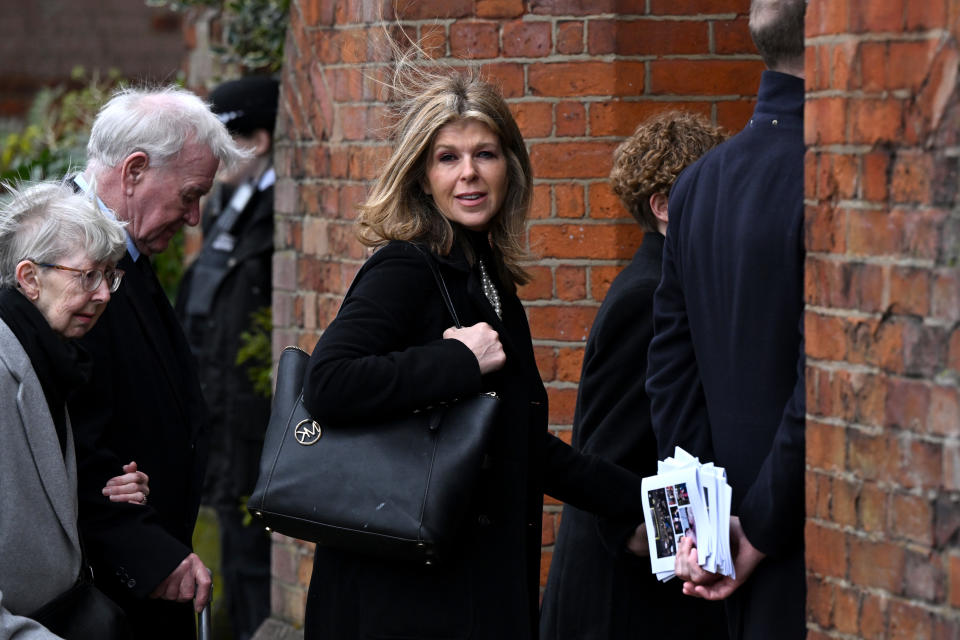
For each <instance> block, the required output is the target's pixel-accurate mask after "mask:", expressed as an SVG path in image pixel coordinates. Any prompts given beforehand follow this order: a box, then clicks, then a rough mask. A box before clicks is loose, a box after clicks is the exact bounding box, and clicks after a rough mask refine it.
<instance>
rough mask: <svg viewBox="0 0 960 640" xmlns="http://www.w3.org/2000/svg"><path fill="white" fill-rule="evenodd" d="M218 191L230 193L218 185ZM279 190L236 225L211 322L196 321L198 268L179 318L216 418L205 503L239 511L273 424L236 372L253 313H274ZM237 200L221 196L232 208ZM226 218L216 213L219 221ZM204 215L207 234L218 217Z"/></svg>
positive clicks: (188, 278) (267, 193)
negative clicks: (193, 302)
mask: <svg viewBox="0 0 960 640" xmlns="http://www.w3.org/2000/svg"><path fill="white" fill-rule="evenodd" d="M215 188H217V189H225V186H224V185H217V187H215ZM273 190H274V188H273V187H272V186H270V187H268V188H266V189H264V190H262V191H259V190H258V191H256V192H255V193H254V194H253V196H251V199H250V202H249V203H247V206H246V207H245V208H244V210H243V213H242V214H241V215H240V217H239V218H238V219H237V222H236V224H235V226H234V227H233V233H232V235H233V236H234V237H235V238H236V245H235V246H234V247H233V250H232V251H230V253H229V258H228V260H227V270H226V274H225V275H224V277H223V280H222V281H221V282H220V285H219V287H217V289H216V291H215V292H214V294H213V296H212V302H211V304H210V313H209V314H208V315H203V316H201V315H191V314H189V313H188V312H187V300H188V299H189V297H190V294H191V292H192V291H193V284H194V282H193V280H194V276H195V268H196V265H197V262H196V261H195V262H194V263H193V264H191V265H190V267H189V268H188V269H187V271H186V272H185V273H184V275H183V280H181V281H180V288H179V290H178V291H177V304H176V310H177V317H178V318H179V319H180V321H181V323H182V324H183V328H184V332H185V333H186V335H187V340H188V342H189V343H190V346H191V349H192V351H193V354H194V355H195V356H196V359H197V372H198V375H199V377H200V385H201V387H202V389H203V396H204V399H205V400H206V402H207V408H208V410H209V417H210V436H211V441H210V456H209V460H208V463H207V475H206V479H205V480H204V492H203V503H204V504H207V505H212V506H215V507H222V508H236V506H237V504H238V502H237V501H238V500H239V499H240V498H241V497H242V496H249V495H250V493H251V492H252V491H253V485H254V484H255V483H256V481H257V471H258V470H259V466H260V464H259V463H260V452H261V450H262V449H263V435H264V432H265V431H266V428H267V422H269V420H270V398H269V397H265V396H263V395H260V394H259V393H257V392H256V391H255V390H254V388H253V383H252V382H251V381H250V376H249V369H248V367H247V366H246V365H237V363H236V362H237V351H238V349H239V348H240V345H241V339H240V336H241V334H242V333H244V332H245V331H249V330H250V329H251V322H252V319H251V314H253V312H255V311H258V310H260V309H262V308H264V307H267V308H269V307H270V303H271V297H272V291H273V289H272V281H271V274H272V268H271V265H272V262H273ZM229 197H230V193H229V192H225V193H223V194H222V195H221V201H222V202H227V201H229ZM219 213H220V212H219V211H218V212H216V214H219ZM216 214H214V213H213V212H211V211H209V209H208V210H205V211H204V217H203V228H204V234H207V233H209V232H210V231H211V229H212V228H213V225H214V223H215V222H216V220H217V215H216Z"/></svg>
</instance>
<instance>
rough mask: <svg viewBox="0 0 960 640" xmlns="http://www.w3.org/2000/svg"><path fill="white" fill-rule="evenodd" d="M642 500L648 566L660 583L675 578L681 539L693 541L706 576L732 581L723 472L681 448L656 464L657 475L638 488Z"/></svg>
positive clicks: (727, 498)
mask: <svg viewBox="0 0 960 640" xmlns="http://www.w3.org/2000/svg"><path fill="white" fill-rule="evenodd" d="M641 489H642V490H643V495H644V496H645V499H646V501H647V513H646V523H647V542H648V543H649V545H650V564H651V567H652V569H653V572H654V573H655V574H657V578H659V579H660V580H661V581H664V582H665V581H667V580H669V579H671V578H673V577H674V573H673V567H674V559H675V557H676V555H677V548H678V547H679V545H680V538H682V537H684V536H689V537H691V538H693V542H694V545H695V546H696V547H697V561H698V563H699V564H700V566H701V567H703V569H704V570H705V571H709V572H711V573H720V574H723V575H725V576H730V577H731V578H736V574H735V572H734V570H733V559H732V557H731V554H730V498H731V496H732V493H733V492H732V490H731V489H730V485H728V484H727V472H726V471H725V470H724V469H723V467H718V466H716V465H714V464H713V463H712V462H708V463H706V464H701V463H700V460H698V459H697V458H695V457H694V456H692V455H690V454H689V453H687V452H686V451H684V450H683V449H681V448H680V447H677V448H676V449H675V450H674V452H673V457H671V458H667V459H666V460H661V461H660V462H659V463H658V464H657V475H655V476H650V477H648V478H644V479H643V483H642V484H641Z"/></svg>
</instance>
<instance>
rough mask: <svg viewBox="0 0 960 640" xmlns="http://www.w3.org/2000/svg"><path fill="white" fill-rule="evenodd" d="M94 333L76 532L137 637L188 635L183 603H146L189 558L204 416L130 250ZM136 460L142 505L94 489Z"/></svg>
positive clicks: (81, 433) (188, 614) (180, 346)
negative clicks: (145, 485) (143, 477)
mask: <svg viewBox="0 0 960 640" xmlns="http://www.w3.org/2000/svg"><path fill="white" fill-rule="evenodd" d="M118 266H119V267H120V268H121V269H123V270H124V271H125V272H126V274H125V275H124V278H123V282H122V283H121V285H120V288H119V289H118V290H117V292H116V293H114V294H113V296H112V297H111V299H110V304H109V305H107V308H106V311H104V313H103V315H102V316H101V317H100V320H99V322H97V324H96V326H95V327H94V328H93V329H91V330H90V332H89V333H88V334H87V335H86V336H84V337H83V338H82V339H81V341H82V343H83V344H84V346H86V348H87V349H88V350H89V351H90V353H91V355H92V356H93V361H94V373H93V376H92V379H91V381H90V384H89V385H88V386H87V387H86V388H84V389H81V390H80V391H78V392H77V393H75V394H74V397H73V398H74V399H73V400H72V401H71V402H70V405H69V411H70V417H71V419H72V420H73V429H74V434H75V438H76V442H77V466H78V469H79V495H80V531H81V535H82V536H83V540H84V543H85V545H86V551H87V554H88V555H89V557H90V561H91V564H92V565H93V569H94V575H95V578H96V583H97V586H99V587H100V588H101V589H103V590H104V591H105V592H106V593H107V594H108V595H110V597H112V598H113V599H114V600H116V601H117V602H118V603H119V604H120V605H121V606H122V607H123V608H124V609H125V610H126V611H127V615H128V618H129V619H130V622H131V625H132V627H133V634H134V637H137V638H158V639H159V638H163V639H164V640H171V639H179V638H191V637H193V635H192V634H193V633H194V631H193V628H194V616H193V606H192V604H191V603H174V602H168V601H165V600H156V599H148V596H149V595H150V593H151V592H152V591H153V590H154V588H155V587H156V586H157V585H159V584H160V583H161V582H162V581H163V580H164V579H165V578H166V577H167V576H168V575H169V574H170V573H172V572H173V570H174V569H176V568H177V565H179V564H180V562H181V561H182V560H183V559H184V558H186V556H187V555H188V554H189V553H190V552H191V537H192V534H193V527H194V524H195V522H196V518H197V511H198V509H199V505H200V487H201V483H202V481H203V471H204V464H205V461H206V449H207V426H206V409H205V407H204V404H203V398H202V396H201V392H200V384H199V381H198V380H197V374H196V369H195V367H194V363H193V356H192V355H191V353H190V348H189V347H188V346H187V342H186V339H185V338H184V336H183V332H182V331H181V330H180V327H179V325H178V324H177V321H176V317H175V316H174V313H173V308H172V307H171V306H170V303H169V302H168V301H167V300H166V297H165V296H164V294H163V292H162V291H159V285H158V283H157V282H156V278H155V276H154V275H153V273H152V271H146V272H145V271H141V268H140V267H139V266H138V265H137V264H136V263H134V261H133V260H132V259H131V257H130V255H129V254H125V255H124V257H123V259H121V260H120V263H119V265H118ZM131 460H134V461H136V462H137V465H138V468H139V469H140V470H141V471H144V472H145V473H146V474H147V475H149V476H150V497H149V501H148V503H147V504H146V505H144V506H141V505H131V504H127V503H113V502H110V501H109V500H107V499H106V498H105V497H104V496H103V495H102V494H101V492H100V491H101V489H102V488H103V486H104V485H105V484H106V482H107V480H108V479H110V478H111V477H113V476H116V475H118V474H120V473H122V470H121V467H122V465H124V464H126V463H128V462H130V461H131Z"/></svg>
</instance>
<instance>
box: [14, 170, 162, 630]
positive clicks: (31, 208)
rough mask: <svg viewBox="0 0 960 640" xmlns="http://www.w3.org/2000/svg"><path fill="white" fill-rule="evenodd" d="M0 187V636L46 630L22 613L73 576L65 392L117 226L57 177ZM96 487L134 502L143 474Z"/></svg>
mask: <svg viewBox="0 0 960 640" xmlns="http://www.w3.org/2000/svg"><path fill="white" fill-rule="evenodd" d="M6 190H7V192H8V194H7V196H5V198H4V199H2V204H0V514H2V516H0V638H8V637H16V638H29V639H34V638H57V637H58V636H57V635H54V634H53V633H52V632H51V631H49V630H47V629H46V628H44V627H43V626H42V625H40V624H39V623H38V622H36V621H35V620H33V619H31V616H32V614H34V612H36V611H38V610H39V609H40V608H41V607H43V606H44V605H45V604H47V603H49V602H50V601H51V600H53V599H55V598H56V597H57V596H58V595H60V594H61V593H64V592H66V591H67V590H68V589H70V588H71V587H72V586H73V585H74V584H75V583H76V582H77V580H78V577H79V576H80V573H81V565H82V563H83V559H82V555H83V554H82V551H81V546H80V540H79V535H78V532H77V466H76V461H75V459H74V445H73V434H72V432H71V428H70V417H69V415H67V410H66V401H67V399H68V398H69V397H70V395H71V392H72V391H73V390H74V389H75V388H76V387H77V385H78V384H80V383H81V382H83V381H84V379H85V376H86V375H87V374H88V372H89V370H90V365H91V362H90V358H89V357H88V356H87V355H86V353H85V352H84V351H83V350H82V349H81V348H80V347H79V345H78V344H76V342H75V341H74V340H72V338H79V337H80V336H82V335H84V334H85V333H86V332H87V331H89V330H90V328H91V327H92V326H93V325H94V324H95V323H96V322H97V319H98V318H99V317H100V314H101V313H102V312H103V309H104V306H105V305H106V304H107V302H108V301H109V300H110V294H111V293H113V292H114V291H116V290H117V288H118V287H119V286H120V282H121V280H122V278H123V271H121V270H119V269H117V268H116V263H117V260H118V259H119V258H120V256H122V255H123V252H124V248H125V238H126V235H125V234H124V230H123V225H122V224H121V223H118V222H116V221H114V220H111V219H109V218H107V217H105V216H104V215H103V214H101V213H100V212H99V211H98V210H97V209H96V206H95V205H94V204H93V203H92V202H90V201H89V200H88V199H87V198H85V197H84V196H82V195H77V194H74V193H73V191H72V190H71V189H70V188H69V187H67V186H65V185H62V184H59V183H39V184H35V185H33V186H29V187H26V188H21V189H16V188H11V187H7V188H6ZM118 471H119V470H118ZM103 493H104V500H111V501H114V502H128V503H133V504H134V505H136V504H142V503H144V502H146V499H147V495H148V493H149V489H148V486H147V476H146V475H145V474H144V473H143V472H141V471H138V470H137V468H136V464H135V463H133V462H131V463H130V464H128V465H125V466H124V468H123V473H122V474H121V475H119V476H117V477H114V478H112V479H111V480H110V481H109V482H108V483H107V486H106V487H104V489H103ZM129 508H136V507H135V506H130V507H129Z"/></svg>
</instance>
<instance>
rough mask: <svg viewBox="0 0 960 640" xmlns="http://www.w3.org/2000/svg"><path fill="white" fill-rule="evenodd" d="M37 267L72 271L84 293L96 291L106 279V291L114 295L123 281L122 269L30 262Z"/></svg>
mask: <svg viewBox="0 0 960 640" xmlns="http://www.w3.org/2000/svg"><path fill="white" fill-rule="evenodd" d="M30 262H32V263H33V264H35V265H37V266H38V267H48V268H50V269H59V270H60V271H74V272H76V273H78V274H80V276H79V277H80V286H81V287H83V289H84V291H96V290H97V287H99V286H100V283H101V282H103V281H104V279H106V281H107V289H109V290H110V293H114V292H115V291H116V290H117V289H119V288H120V281H121V280H122V279H123V273H124V271H123V269H75V268H74V267H65V266H63V265H62V264H50V263H49V262H37V261H36V260H30Z"/></svg>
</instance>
